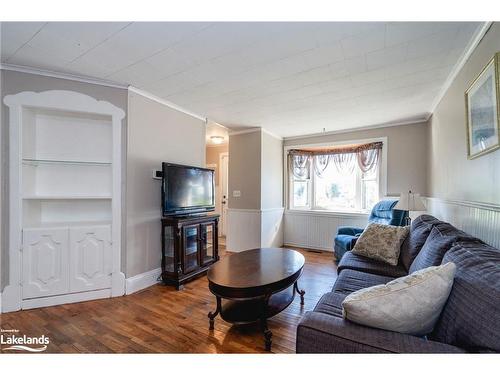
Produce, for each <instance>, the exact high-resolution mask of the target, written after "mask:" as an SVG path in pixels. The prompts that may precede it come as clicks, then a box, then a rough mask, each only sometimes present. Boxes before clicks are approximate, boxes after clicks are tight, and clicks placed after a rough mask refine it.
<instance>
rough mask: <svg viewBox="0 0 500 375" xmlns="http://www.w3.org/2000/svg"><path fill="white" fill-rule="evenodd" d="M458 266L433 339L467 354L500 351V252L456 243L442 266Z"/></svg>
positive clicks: (445, 257)
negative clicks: (469, 352) (453, 264)
mask: <svg viewBox="0 0 500 375" xmlns="http://www.w3.org/2000/svg"><path fill="white" fill-rule="evenodd" d="M447 262H453V263H455V265H456V266H457V271H456V274H455V282H454V284H453V288H452V290H451V293H450V296H449V298H448V301H447V302H446V304H445V306H444V308H443V312H442V313H441V316H440V318H439V320H438V322H437V324H436V326H435V329H434V331H433V333H432V334H431V335H430V337H431V338H432V339H434V340H437V341H441V342H445V343H447V344H450V345H455V346H459V347H462V348H465V349H466V350H468V351H495V352H499V351H500V319H499V317H500V250H498V249H495V248H493V247H491V246H488V245H486V244H484V243H483V242H481V241H479V240H477V241H475V242H474V241H471V240H469V241H460V242H457V243H456V244H455V245H454V246H453V247H452V248H451V249H450V250H449V251H448V252H447V253H446V254H445V256H444V258H443V261H442V263H443V264H444V263H447Z"/></svg>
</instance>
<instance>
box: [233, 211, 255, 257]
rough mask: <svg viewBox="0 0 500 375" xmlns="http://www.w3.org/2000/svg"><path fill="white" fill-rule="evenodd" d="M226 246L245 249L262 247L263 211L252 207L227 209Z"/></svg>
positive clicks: (237, 249)
mask: <svg viewBox="0 0 500 375" xmlns="http://www.w3.org/2000/svg"><path fill="white" fill-rule="evenodd" d="M226 223H227V231H226V248H227V250H228V251H236V252H238V251H244V250H249V249H255V248H258V247H260V239H261V211H260V210H252V209H238V208H228V209H227V220H226Z"/></svg>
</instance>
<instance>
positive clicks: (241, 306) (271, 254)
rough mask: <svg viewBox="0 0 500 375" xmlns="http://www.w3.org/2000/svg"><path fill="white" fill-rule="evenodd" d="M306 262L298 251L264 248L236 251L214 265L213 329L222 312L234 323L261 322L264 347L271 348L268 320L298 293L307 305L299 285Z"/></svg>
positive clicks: (211, 271) (210, 284)
mask: <svg viewBox="0 0 500 375" xmlns="http://www.w3.org/2000/svg"><path fill="white" fill-rule="evenodd" d="M304 261H305V260H304V256H303V255H302V254H300V253H299V252H298V251H295V250H290V249H275V248H267V249H264V248H263V249H253V250H247V251H242V252H240V253H234V254H232V255H229V256H226V257H225V258H223V259H222V260H220V261H218V262H217V263H215V264H213V265H212V266H211V267H210V268H209V270H208V275H207V276H208V287H209V289H210V291H211V292H212V293H213V294H214V295H215V298H216V300H217V308H216V310H215V311H214V312H210V313H208V318H209V319H210V329H211V330H213V329H214V319H215V317H216V316H217V315H218V314H219V313H220V315H221V317H222V319H224V320H225V321H226V322H229V323H233V324H248V323H253V322H257V321H260V323H261V328H262V331H263V333H264V339H265V348H266V350H267V351H269V350H271V343H272V332H271V331H270V330H269V329H268V327H267V319H268V318H270V317H272V316H274V315H276V314H278V313H279V312H281V311H283V310H284V309H286V308H287V307H288V306H289V305H290V304H291V303H292V301H293V299H294V298H295V292H297V293H299V294H300V303H301V305H304V294H305V291H303V290H299V288H298V285H297V280H298V278H299V277H300V275H301V274H302V269H303V268H304ZM223 299H224V300H225V301H224V303H223V302H222V300H223Z"/></svg>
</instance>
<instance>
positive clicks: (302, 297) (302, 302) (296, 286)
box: [293, 282, 306, 306]
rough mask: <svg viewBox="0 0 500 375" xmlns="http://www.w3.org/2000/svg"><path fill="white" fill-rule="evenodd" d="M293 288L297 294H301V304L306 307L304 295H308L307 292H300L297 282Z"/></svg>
mask: <svg viewBox="0 0 500 375" xmlns="http://www.w3.org/2000/svg"><path fill="white" fill-rule="evenodd" d="M293 287H294V289H295V291H296V292H297V293H299V294H300V304H301V305H302V306H303V305H304V294H306V291H305V290H300V289H299V286H298V284H297V282H295V283H294V284H293Z"/></svg>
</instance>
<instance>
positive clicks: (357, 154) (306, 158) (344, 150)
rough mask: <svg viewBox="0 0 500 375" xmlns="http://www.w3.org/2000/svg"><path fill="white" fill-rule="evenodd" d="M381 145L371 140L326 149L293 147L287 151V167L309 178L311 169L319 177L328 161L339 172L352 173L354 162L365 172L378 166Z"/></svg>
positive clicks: (299, 176) (295, 174) (301, 177)
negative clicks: (370, 141)
mask: <svg viewBox="0 0 500 375" xmlns="http://www.w3.org/2000/svg"><path fill="white" fill-rule="evenodd" d="M382 145H383V143H382V142H372V143H366V144H362V145H353V146H339V147H333V148H328V149H314V150H307V149H305V150H300V149H293V150H290V151H289V152H288V167H289V170H290V172H291V173H292V174H293V175H294V176H295V177H296V178H299V179H304V178H309V177H310V176H309V174H310V173H311V169H312V170H313V171H314V173H315V174H316V175H317V176H318V177H321V176H322V175H323V172H324V171H325V170H326V168H327V167H328V165H329V164H330V162H333V163H334V164H335V167H336V168H337V169H338V171H339V172H341V173H348V174H351V173H353V171H354V169H355V167H356V164H357V165H358V167H359V168H360V169H361V171H362V172H364V173H366V172H368V171H370V170H372V169H373V168H377V167H378V164H379V160H380V153H381V150H382ZM356 162H357V163H356ZM311 163H312V168H311Z"/></svg>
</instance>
